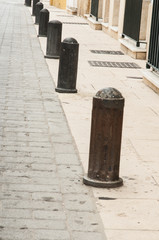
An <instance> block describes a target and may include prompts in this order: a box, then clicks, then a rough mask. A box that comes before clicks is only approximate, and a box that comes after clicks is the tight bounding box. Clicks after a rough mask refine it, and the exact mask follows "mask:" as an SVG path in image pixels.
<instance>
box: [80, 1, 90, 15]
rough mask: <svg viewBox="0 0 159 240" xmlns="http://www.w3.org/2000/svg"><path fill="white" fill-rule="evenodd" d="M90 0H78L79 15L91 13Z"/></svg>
mask: <svg viewBox="0 0 159 240" xmlns="http://www.w3.org/2000/svg"><path fill="white" fill-rule="evenodd" d="M90 2H91V1H90V0H78V2H77V7H78V10H77V14H78V15H79V16H84V14H89V13H90Z"/></svg>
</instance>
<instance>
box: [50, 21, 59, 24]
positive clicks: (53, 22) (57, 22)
mask: <svg viewBox="0 0 159 240" xmlns="http://www.w3.org/2000/svg"><path fill="white" fill-rule="evenodd" d="M49 24H62V22H60V21H58V20H51V21H50V22H49Z"/></svg>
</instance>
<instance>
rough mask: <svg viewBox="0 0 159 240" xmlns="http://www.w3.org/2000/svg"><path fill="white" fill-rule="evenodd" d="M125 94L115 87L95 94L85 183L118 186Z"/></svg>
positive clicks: (104, 186) (106, 186)
mask: <svg viewBox="0 0 159 240" xmlns="http://www.w3.org/2000/svg"><path fill="white" fill-rule="evenodd" d="M123 108H124V98H123V97H122V95H121V93H120V92H119V91H118V90H116V89H115V88H106V89H102V90H100V91H98V92H97V94H96V96H95V97H94V98H93V110H92V126H91V138H90V150H89V167H88V176H86V177H84V178H83V182H84V183H85V184H86V185H90V186H94V187H101V188H115V187H120V186H122V185H123V180H122V179H121V178H119V165H120V149H121V136H122V122H123Z"/></svg>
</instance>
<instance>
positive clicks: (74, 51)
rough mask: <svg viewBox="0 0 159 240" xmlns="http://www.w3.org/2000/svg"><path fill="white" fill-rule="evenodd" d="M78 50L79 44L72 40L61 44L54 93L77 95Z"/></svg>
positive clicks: (66, 39) (66, 40)
mask: <svg viewBox="0 0 159 240" xmlns="http://www.w3.org/2000/svg"><path fill="white" fill-rule="evenodd" d="M78 50H79V44H78V42H77V41H76V39H74V38H65V39H64V41H63V42H62V43H61V53H60V62H59V72H58V84H57V88H55V91H56V92H59V93H77V89H76V79H77V67H78Z"/></svg>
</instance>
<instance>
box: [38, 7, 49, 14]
mask: <svg viewBox="0 0 159 240" xmlns="http://www.w3.org/2000/svg"><path fill="white" fill-rule="evenodd" d="M40 12H46V13H48V12H49V11H48V10H47V9H46V8H43V9H42V10H41V11H40Z"/></svg>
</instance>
